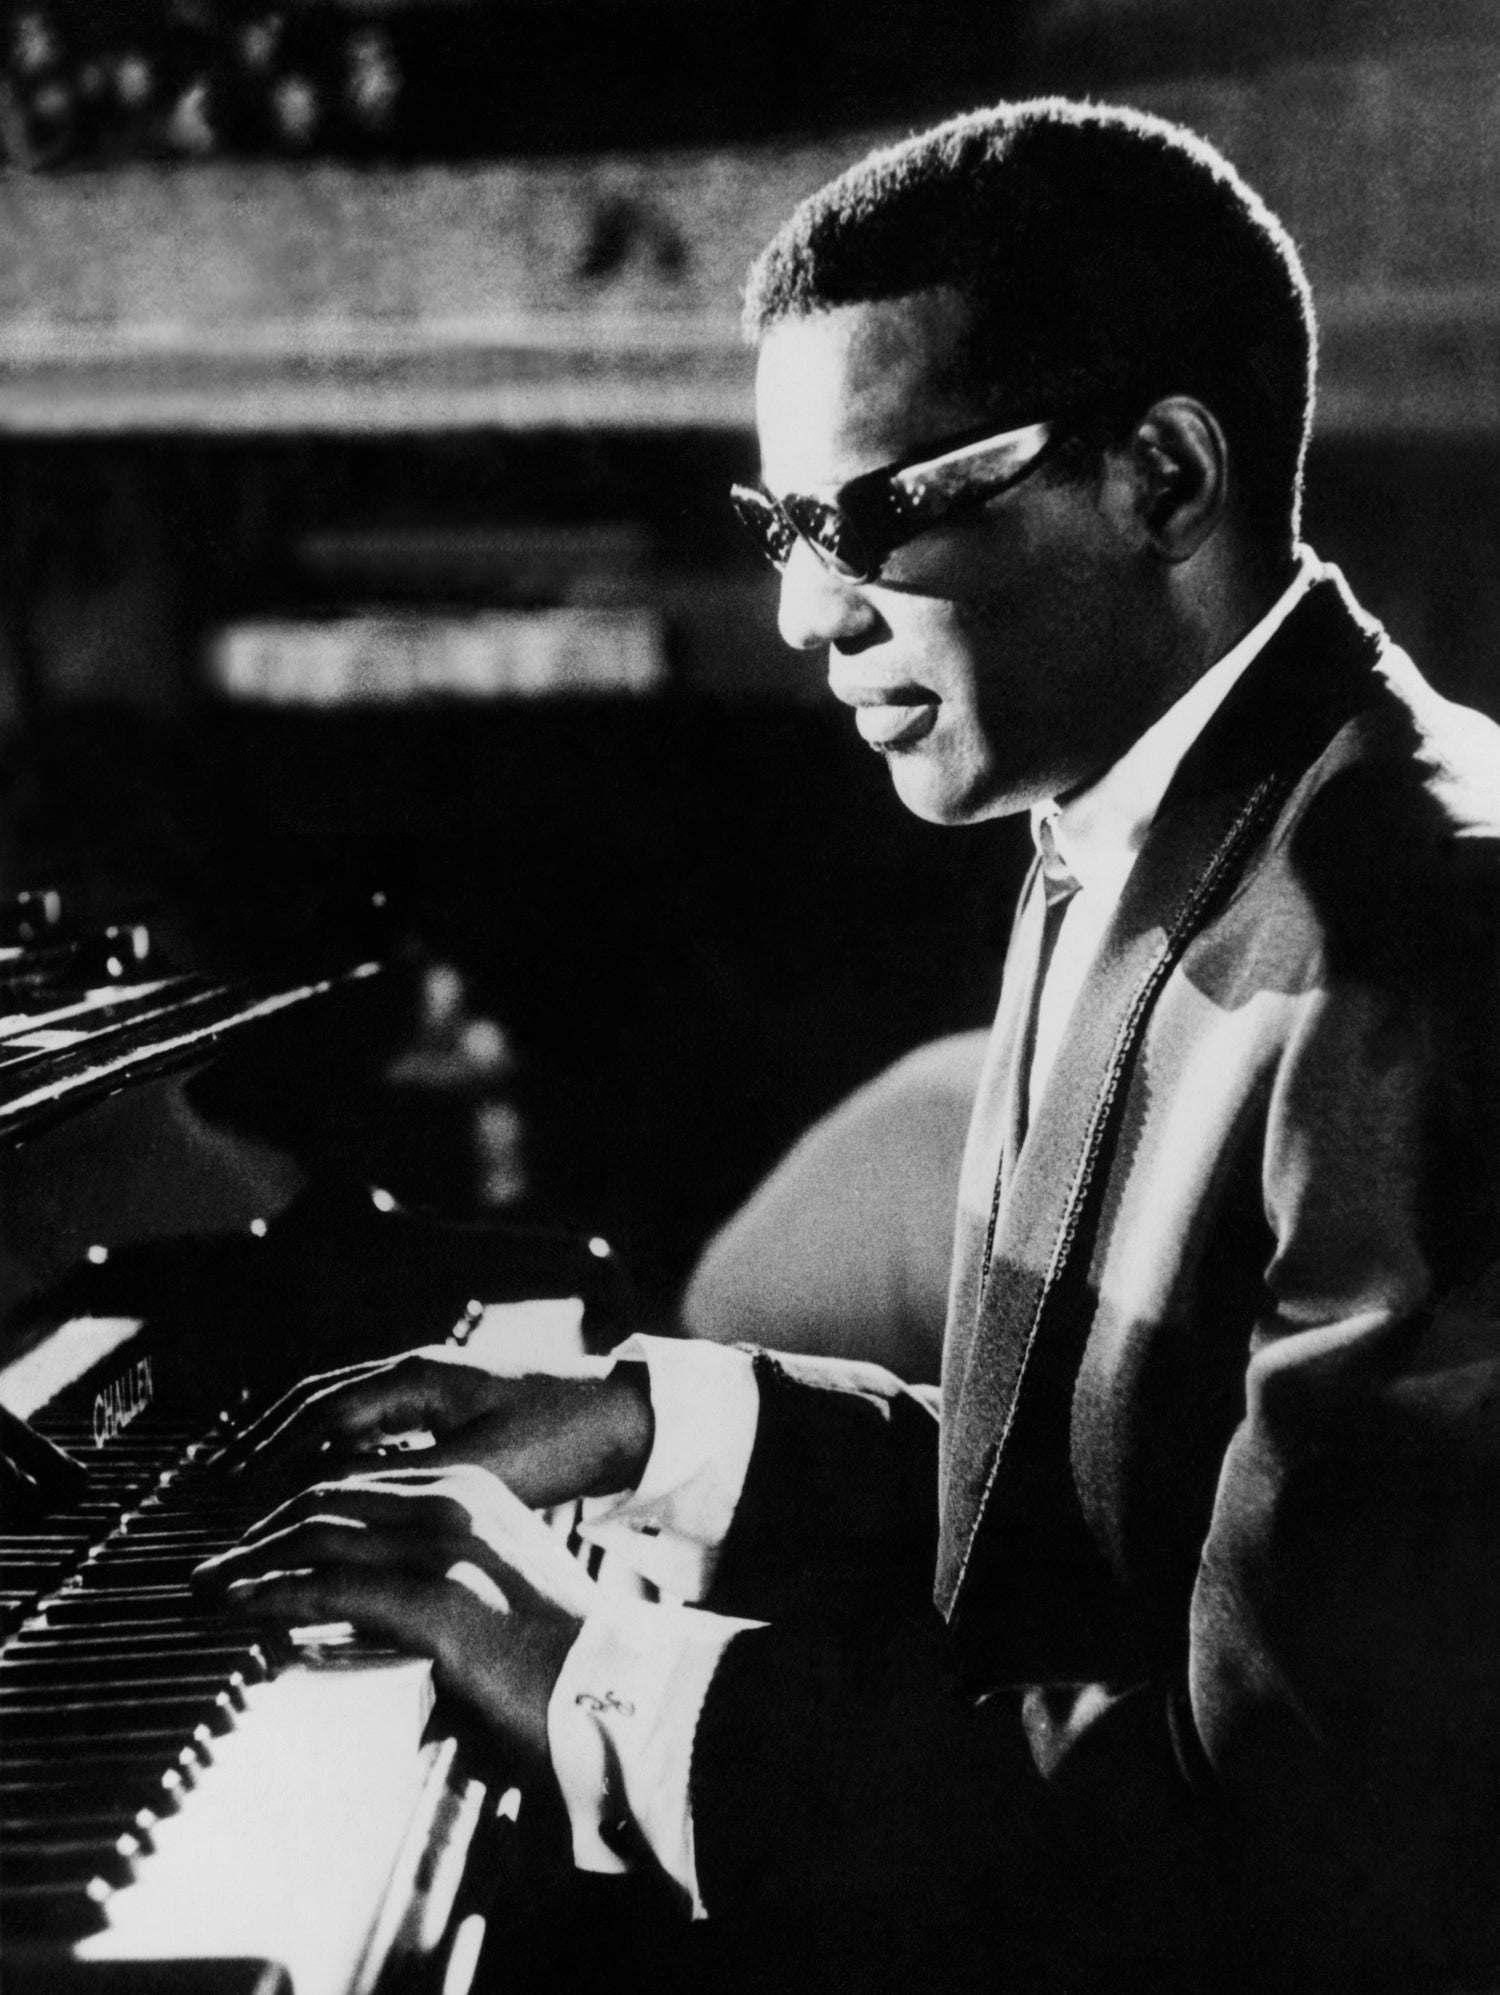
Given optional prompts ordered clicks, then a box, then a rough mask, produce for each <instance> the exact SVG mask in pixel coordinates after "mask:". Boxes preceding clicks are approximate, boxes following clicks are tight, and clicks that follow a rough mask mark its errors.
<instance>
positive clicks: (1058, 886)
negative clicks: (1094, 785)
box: [1019, 817, 1078, 1136]
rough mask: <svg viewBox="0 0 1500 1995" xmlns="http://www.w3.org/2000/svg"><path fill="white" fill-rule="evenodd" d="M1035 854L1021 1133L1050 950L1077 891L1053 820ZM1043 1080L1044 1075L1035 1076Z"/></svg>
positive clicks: (1031, 1092) (1045, 823)
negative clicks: (1037, 887)
mask: <svg viewBox="0 0 1500 1995" xmlns="http://www.w3.org/2000/svg"><path fill="white" fill-rule="evenodd" d="M1036 846H1037V857H1038V859H1039V860H1040V862H1041V886H1042V897H1043V900H1044V902H1045V904H1046V912H1045V914H1044V916H1043V919H1042V940H1041V947H1040V949H1039V950H1038V952H1037V965H1036V975H1035V977H1034V978H1033V980H1032V986H1031V1011H1030V1016H1029V1018H1028V1020H1027V1025H1026V1060H1025V1066H1024V1069H1023V1074H1022V1084H1021V1088H1020V1091H1019V1092H1020V1104H1019V1105H1020V1119H1021V1131H1020V1133H1021V1134H1022V1135H1023V1136H1024V1133H1025V1129H1026V1125H1027V1123H1028V1122H1029V1121H1030V1111H1031V1105H1032V1103H1033V1102H1034V1100H1035V1099H1036V1097H1037V1095H1038V1094H1039V1092H1040V1088H1039V1087H1034V1086H1033V1085H1032V1078H1033V1077H1032V1066H1033V1063H1034V1061H1035V1057H1036V1046H1037V1025H1038V1021H1039V1019H1040V1017H1041V1009H1042V999H1043V994H1044V992H1045V990H1046V985H1047V972H1048V971H1049V970H1050V969H1051V967H1052V952H1053V951H1054V950H1055V949H1056V947H1057V938H1058V935H1059V934H1060V933H1061V931H1062V924H1063V916H1064V915H1065V914H1066V913H1067V911H1068V903H1069V902H1070V901H1071V900H1072V898H1073V896H1074V894H1076V893H1077V892H1078V881H1077V880H1076V879H1075V878H1074V877H1073V875H1072V874H1071V873H1070V872H1069V871H1068V869H1067V867H1066V865H1065V864H1064V863H1063V859H1062V855H1061V853H1060V852H1059V851H1058V849H1057V831H1056V826H1055V823H1054V820H1053V819H1052V818H1050V817H1044V818H1042V819H1041V821H1040V822H1039V823H1038V825H1037V829H1036ZM1037 1078H1038V1079H1039V1080H1045V1078H1046V1077H1045V1075H1041V1076H1038V1077H1037Z"/></svg>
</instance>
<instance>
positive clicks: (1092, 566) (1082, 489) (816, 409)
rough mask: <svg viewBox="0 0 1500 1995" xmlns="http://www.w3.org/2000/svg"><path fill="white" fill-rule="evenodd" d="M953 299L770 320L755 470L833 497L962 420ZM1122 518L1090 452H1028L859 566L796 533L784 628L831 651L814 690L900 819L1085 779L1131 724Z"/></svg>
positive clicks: (1135, 654)
mask: <svg viewBox="0 0 1500 1995" xmlns="http://www.w3.org/2000/svg"><path fill="white" fill-rule="evenodd" d="M968 310H969V308H968V306H967V304H966V303H965V301H964V300H963V299H962V298H961V297H960V296H959V294H958V293H956V292H953V291H947V290H932V291H925V292H917V293H913V294H911V295H909V296H906V297H901V298H894V299H886V300H881V301H878V302H876V303H872V304H860V305H846V306H840V307H838V308H836V309H835V310H832V311H828V312H820V313H816V314H814V315H812V316H809V317H806V318H794V319H785V320H782V321H780V322H778V323H777V324H776V325H774V326H773V327H772V328H771V330H770V331H769V332H768V333H767V335H766V336H765V339H764V341H763V343H762V347H761V355H760V365H759V370H758V375H757V390H756V408H757V426H758V429H759V434H760V446H761V467H762V473H763V477H764V482H765V485H766V488H767V489H768V490H769V491H770V492H772V493H774V494H776V495H777V496H778V497H779V496H783V495H785V494H787V493H789V492H798V493H806V494H812V495H815V496H817V497H819V498H823V499H832V497H833V496H834V494H835V492H836V491H837V489H838V487H839V486H840V485H842V484H845V483H846V482H847V481H848V480H849V479H851V478H854V477H856V476H858V475H859V474H860V473H862V472H868V471H871V470H874V469H876V468H878V467H880V466H882V465H886V464H890V463H893V462H897V461H901V460H905V459H910V458H911V457H912V455H913V454H914V453H917V452H919V451H920V450H921V449H922V448H923V447H924V446H925V445H927V444H929V443H932V442H935V441H938V440H941V439H945V438H948V437H951V436H953V435H955V434H957V433H959V432H961V431H964V430H972V429H975V428H976V427H978V426H981V425H982V424H983V423H984V422H985V420H986V417H987V415H988V413H989V410H988V409H987V407H986V401H985V398H983V397H982V396H981V394H980V393H979V392H978V390H977V389H976V388H975V387H974V386H973V385H971V384H969V383H968V382H967V381H966V378H965V375H964V372H963V370H962V368H961V366H960V364H959V362H960V353H961V344H962V335H963V332H964V329H965V325H966V321H967V314H968ZM1058 413H1059V412H1058V411H1055V410H1051V409H1037V410H1034V411H1033V410H1017V411H1015V412H1014V414H1013V416H1012V417H1011V421H1013V422H1017V423H1019V422H1024V421H1027V420H1037V421H1040V420H1043V419H1046V418H1049V417H1053V416H1055V415H1057V414H1058ZM996 426H997V427H1003V426H1004V425H1002V424H999V423H997V425H996ZM1132 524H1133V523H1132V522H1131V520H1130V519H1129V517H1128V506H1127V504H1126V500H1125V497H1124V493H1123V481H1122V480H1121V479H1120V478H1119V477H1112V476H1111V475H1110V473H1109V470H1108V461H1106V468H1105V470H1104V471H1102V472H1098V473H1090V474H1087V475H1085V476H1083V477H1078V478H1067V477H1064V476H1063V475H1061V474H1060V473H1059V472H1057V471H1056V470H1055V469H1054V468H1053V467H1052V466H1043V467H1042V468H1041V469H1039V470H1038V471H1037V472H1036V473H1035V474H1034V475H1032V476H1030V477H1027V478H1026V479H1024V480H1022V481H1021V482H1020V483H1019V484H1018V485H1016V486H1015V487H1013V488H1012V489H1011V490H1009V491H1007V492H1004V493H1002V494H1001V495H1000V496H998V497H996V498H994V499H992V500H991V501H990V502H989V503H988V504H986V505H985V506H983V507H982V509H980V510H979V511H978V512H976V513H969V514H966V515H964V516H963V517H961V518H959V519H953V520H947V521H944V522H942V523H940V524H938V525H936V526H934V527H932V528H930V529H929V530H927V531H926V532H924V533H922V534H921V535H920V536H919V537H918V538H916V539H914V540H912V541H910V542H908V543H907V544H906V545H905V546H903V547H899V548H897V549H896V551H895V552H894V553H893V554H892V555H891V556H890V557H889V558H888V560H887V561H886V563H885V565H884V567H883V568H882V570H881V572H880V574H879V576H878V578H877V579H876V580H875V581H873V582H867V583H855V582H850V581H848V580H845V579H844V578H842V577H840V576H838V575H835V574H833V573H831V572H830V571H829V570H828V569H827V568H826V567H824V566H823V565H822V563H821V562H820V561H819V559H818V557H817V556H816V555H815V554H814V553H813V551H812V549H811V548H810V547H809V546H807V545H806V543H805V542H802V541H798V542H797V543H796V545H795V547H794V549H793V552H792V554H791V558H790V560H789V562H788V564H787V566H786V568H785V571H784V573H783V577H782V586H781V608H780V625H781V633H782V636H783V637H784V638H785V639H786V641H787V643H788V644H790V645H793V646H795V647H797V648H799V649H804V650H811V649H816V648H820V647H822V646H824V645H826V646H827V647H828V650H829V671H828V678H829V684H830V686H831V687H832V689H833V691H834V693H835V694H836V695H837V696H838V698H840V699H841V700H843V701H844V702H845V703H846V704H847V705H849V706H851V707H853V708H854V709H855V725H856V727H857V728H858V730H859V733H860V735H861V736H862V738H863V739H864V740H865V741H866V742H867V743H868V744H869V745H870V746H871V747H872V748H874V749H876V750H877V751H878V752H879V753H880V754H882V755H884V756H885V758H886V760H887V762H888V763H889V765H890V769H891V777H892V780H893V782H894V783H895V786H896V790H897V793H898V794H899V796H900V797H901V800H902V802H903V803H905V804H906V806H907V808H908V809H909V810H912V811H914V812H915V813H916V815H917V816H918V817H923V818H927V819H929V820H930V821H932V822H933V823H937V824H965V823H971V822H973V821H975V820H977V819H980V818H987V817H997V816H1001V815H1004V814H1005V813H1007V812H1010V811H1017V810H1022V809H1024V808H1026V806H1028V805H1029V804H1032V803H1035V802H1040V801H1042V800H1045V799H1047V798H1050V797H1053V796H1056V795H1059V794H1061V793H1064V792H1066V791H1068V790H1070V789H1073V788H1076V787H1077V786H1078V785H1079V784H1080V783H1083V782H1085V781H1087V780H1089V779H1090V778H1092V777H1093V776H1094V775H1096V774H1097V773H1099V772H1100V771H1101V770H1102V769H1103V768H1104V767H1106V766H1107V765H1108V763H1109V762H1110V761H1112V760H1113V759H1114V757H1115V756H1116V755H1117V754H1118V753H1120V752H1121V750H1122V749H1123V748H1124V747H1125V746H1126V745H1127V744H1128V742H1129V741H1130V740H1131V739H1132V738H1133V733H1134V731H1136V730H1135V728H1134V725H1133V721H1132V718H1131V716H1132V714H1133V713H1134V711H1135V710H1136V709H1137V708H1138V707H1139V706H1140V703H1141V689H1140V682H1141V678H1142V676H1143V675H1142V674H1141V673H1140V672H1139V671H1136V670H1135V669H1133V668H1135V667H1136V666H1137V664H1138V663H1139V662H1141V661H1143V660H1144V658H1145V657H1146V656H1148V655H1149V646H1150V628H1151V624H1152V617H1151V616H1150V614H1149V613H1148V610H1147V606H1146V603H1145V602H1144V600H1143V591H1144V589H1145V587H1146V581H1145V577H1144V575H1143V572H1142V569H1141V565H1140V559H1139V544H1138V539H1137V537H1136V536H1135V535H1134V534H1133V533H1132V530H1131V528H1132Z"/></svg>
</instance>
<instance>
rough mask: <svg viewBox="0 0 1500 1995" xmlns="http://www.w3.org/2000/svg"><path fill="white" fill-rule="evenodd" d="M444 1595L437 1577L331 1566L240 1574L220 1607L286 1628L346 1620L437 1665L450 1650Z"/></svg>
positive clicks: (349, 1566) (233, 1581) (232, 1581)
mask: <svg viewBox="0 0 1500 1995" xmlns="http://www.w3.org/2000/svg"><path fill="white" fill-rule="evenodd" d="M445 1593H446V1582H445V1581H444V1580H443V1578H442V1576H441V1575H440V1574H437V1575H429V1574H424V1573H412V1572H406V1571H393V1570H391V1569H390V1568H388V1567H378V1566H362V1565H355V1564H353V1563H344V1562H336V1563H330V1564H326V1565H319V1566H316V1567H313V1568H311V1569H309V1570H292V1571H276V1572H269V1573H246V1574H241V1575H239V1576H237V1577H235V1578H234V1579H232V1580H231V1581H230V1582H229V1585H228V1587H227V1589H226V1592H225V1597H224V1604H225V1606H226V1608H227V1609H228V1610H229V1612H230V1613H232V1614H235V1615H237V1616H241V1617H244V1618H245V1619H249V1620H255V1621H272V1622H276V1623H278V1624H281V1625H284V1626H286V1627H290V1628H294V1627H299V1626H308V1625H315V1624H318V1623H321V1622H325V1621H352V1622H353V1624H354V1626H355V1627H356V1628H358V1629H360V1630H361V1631H363V1632H364V1633H366V1634H374V1635H382V1636H384V1637H385V1639H386V1640H387V1641H390V1642H392V1643H394V1644H395V1646H396V1647H397V1648H400V1649H404V1650H406V1651H407V1652H408V1653H409V1654H412V1655H420V1656H429V1657H431V1658H432V1659H433V1660H434V1661H437V1660H439V1659H441V1657H442V1656H443V1655H444V1653H445V1652H446V1650H447V1648H448V1647H449V1646H450V1643H449V1636H448V1629H447V1615H446V1603H445Z"/></svg>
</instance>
